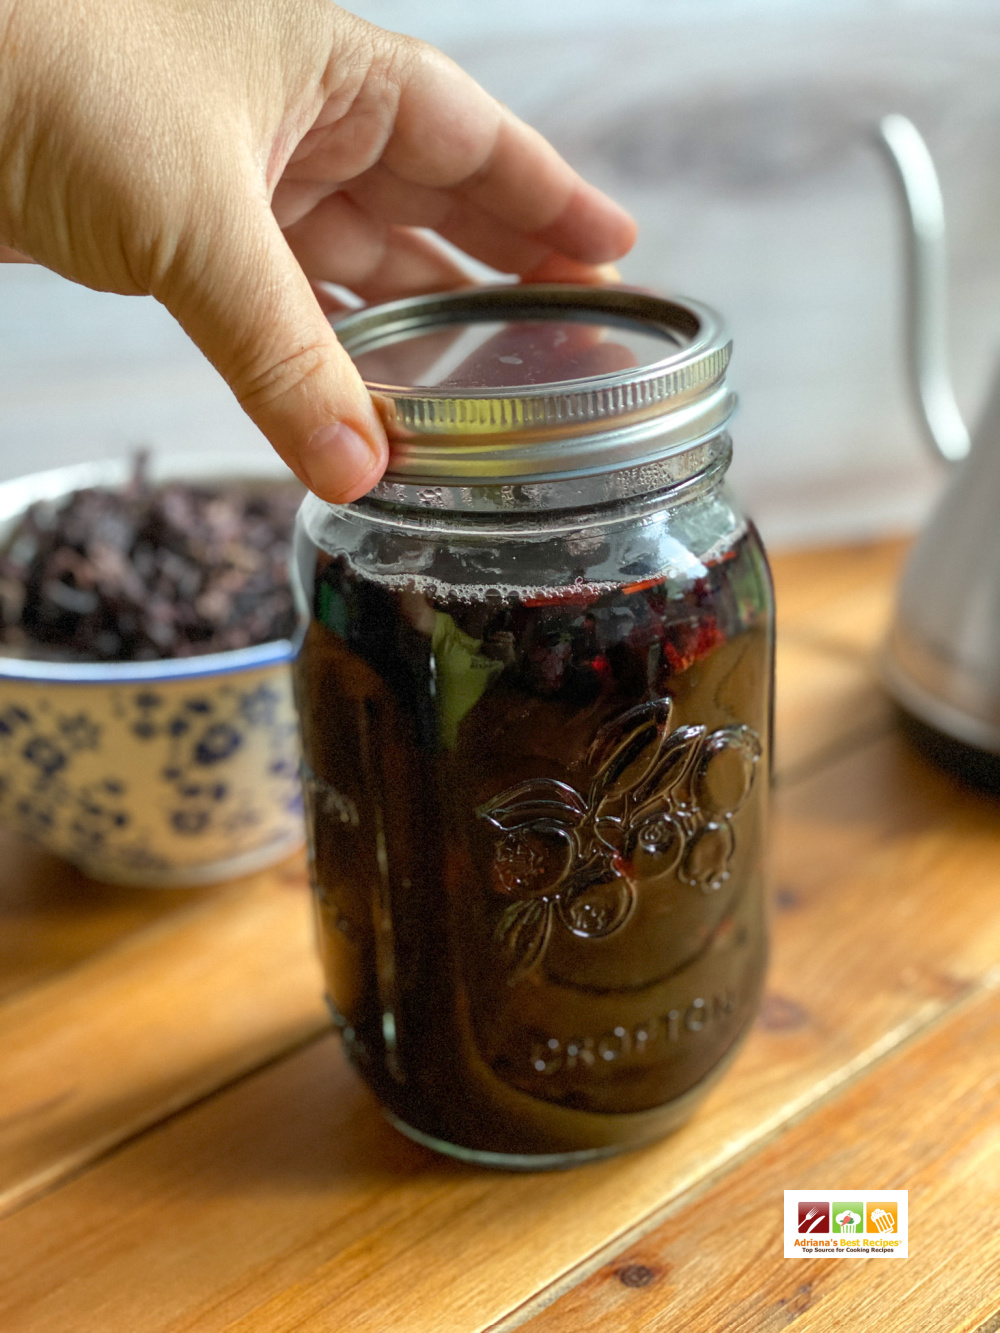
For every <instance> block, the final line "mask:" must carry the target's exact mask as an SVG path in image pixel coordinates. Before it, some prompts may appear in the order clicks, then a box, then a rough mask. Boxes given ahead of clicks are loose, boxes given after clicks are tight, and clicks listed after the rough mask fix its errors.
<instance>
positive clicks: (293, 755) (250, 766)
mask: <svg viewBox="0 0 1000 1333" xmlns="http://www.w3.org/2000/svg"><path fill="white" fill-rule="evenodd" d="M128 470H129V468H128V464H127V463H126V462H124V461H121V462H117V461H114V462H107V463H100V464H93V465H86V466H84V467H74V468H61V469H59V470H58V471H55V472H45V473H37V474H35V475H34V476H31V477H24V478H19V479H18V480H17V481H12V482H7V483H4V484H2V485H0V539H2V536H3V530H4V528H9V527H10V526H11V524H12V523H13V522H14V521H15V520H16V518H17V516H18V515H19V514H20V513H21V512H22V511H23V510H24V508H25V507H26V506H27V505H28V504H31V503H33V502H34V501H35V500H39V499H58V497H59V496H61V495H65V494H67V493H68V492H69V491H72V490H75V489H78V488H80V487H83V486H91V485H117V484H120V483H121V482H122V481H124V480H125V478H126V476H127V474H128ZM153 476H154V479H157V480H169V479H176V478H181V477H182V478H183V479H184V480H187V481H208V480H223V479H224V480H228V481H232V480H234V479H239V480H241V481H254V480H258V479H259V480H261V481H266V480H272V479H279V478H284V479H287V477H288V473H287V472H285V471H284V470H283V469H282V468H281V465H280V464H278V462H277V460H275V462H274V464H271V463H270V461H269V460H267V459H264V460H262V461H261V462H259V463H257V462H256V460H255V461H254V464H253V465H248V464H247V462H246V460H243V459H234V458H232V457H228V458H227V457H226V456H224V455H223V456H210V457H204V456H202V457H199V458H178V459H167V460H161V461H159V463H157V464H154V468H153ZM293 655H294V646H293V644H292V643H291V642H289V641H287V640H281V641H278V642H274V643H267V644H262V645H260V646H258V647H255V648H244V649H239V650H236V651H232V652H225V653H213V654H209V655H206V656H204V657H191V658H183V659H170V660H165V661H161V662H121V663H85V664H80V665H77V664H75V663H74V664H69V663H54V662H40V661H33V660H28V659H24V658H18V657H0V822H3V823H5V824H7V825H8V826H11V827H13V828H15V829H17V830H19V831H20V832H22V833H25V834H27V835H29V836H30V837H32V838H34V839H35V840H36V841H39V842H41V843H43V844H44V845H45V846H46V847H47V848H49V849H50V850H51V851H53V852H56V853H57V854H58V855H60V856H63V857H65V858H66V859H67V860H69V861H72V862H74V863H75V864H76V865H78V866H79V867H80V868H81V869H82V870H83V871H84V872H85V873H86V874H88V875H90V876H92V877H93V878H95V879H101V880H110V881H114V882H122V883H129V884H137V885H147V886H150V887H161V886H162V887H175V886H183V885H192V886H193V885H197V884H206V883H211V882H213V881H216V880H221V879H228V878H231V877H234V876H236V875H241V874H248V873H250V872H251V871H253V870H257V869H260V868H262V867H263V866H266V865H268V864H270V863H271V862H273V861H277V860H279V859H280V858H282V857H284V856H286V855H288V854H289V853H290V852H292V851H294V850H295V849H296V848H297V847H298V846H300V845H301V843H302V842H303V839H304V828H303V820H302V798H301V791H300V786H299V751H298V728H297V722H296V713H295V704H294V700H293V697H292V685H291V672H290V662H291V659H292V657H293Z"/></svg>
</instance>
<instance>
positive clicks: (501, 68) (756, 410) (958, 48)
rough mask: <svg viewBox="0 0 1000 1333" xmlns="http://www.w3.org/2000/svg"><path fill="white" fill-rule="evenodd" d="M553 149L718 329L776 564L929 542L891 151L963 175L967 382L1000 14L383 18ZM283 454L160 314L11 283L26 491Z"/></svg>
mask: <svg viewBox="0 0 1000 1333" xmlns="http://www.w3.org/2000/svg"><path fill="white" fill-rule="evenodd" d="M352 7H353V8H354V9H355V10H356V12H358V13H360V14H362V15H363V16H364V17H366V18H369V19H371V20H372V21H374V22H378V23H381V24H382V25H383V26H386V27H395V28H398V29H401V30H405V31H408V32H411V33H414V34H415V35H417V36H420V37H424V38H426V39H427V40H429V41H432V42H434V43H435V44H436V45H439V46H441V47H442V48H443V49H444V50H446V51H447V52H448V53H449V54H450V55H452V56H454V57H455V58H456V59H457V60H459V61H460V63H462V64H463V65H465V66H466V67H467V68H468V69H469V70H470V71H471V72H472V73H473V74H475V75H476V77H478V78H479V79H480V80H481V81H482V82H483V83H484V84H485V85H486V86H487V87H488V88H489V89H490V90H491V91H492V92H494V93H495V94H496V95H497V96H499V97H500V98H502V99H503V100H504V101H505V102H507V103H508V104H509V105H511V106H512V107H513V108H514V109H515V110H516V111H517V112H518V113H519V114H521V115H523V116H524V117H525V118H527V119H529V120H531V121H532V122H533V123H534V124H536V125H538V126H539V128H541V129H542V130H543V131H544V132H545V133H546V134H548V135H549V136H550V137H551V138H552V139H553V140H554V141H555V143H556V144H557V146H558V147H559V148H560V149H561V150H562V151H563V152H564V153H565V154H566V155H567V156H568V157H569V158H570V160H571V161H573V162H574V164H575V165H577V166H578V167H580V168H581V169H582V170H583V171H584V172H586V173H587V174H588V175H589V176H591V177H592V178H593V179H595V180H596V181H598V182H599V183H600V184H601V185H602V186H604V187H605V188H606V189H608V190H609V191H611V192H612V193H614V194H615V195H617V196H618V197H619V198H621V199H622V200H623V202H625V203H626V205H627V206H629V207H630V208H631V209H633V210H634V212H635V213H636V215H637V217H638V218H639V221H640V224H641V235H640V240H639V243H638V245H637V247H636V249H635V252H634V254H633V255H632V256H630V257H629V258H628V259H627V260H626V261H625V263H624V265H623V272H624V276H625V277H626V279H627V280H629V281H633V282H637V283H642V284H646V285H651V286H655V287H658V288H661V289H664V290H668V291H676V292H681V293H684V292H686V293H689V294H690V295H693V296H697V297H700V298H702V299H704V300H708V301H710V302H712V303H713V304H715V305H717V306H718V307H719V308H720V309H721V310H722V311H723V312H724V313H725V314H726V316H727V317H728V319H729V321H730V323H731V325H732V328H733V331H734V335H735V339H736V355H735V359H734V364H733V376H734V379H735V381H736V385H737V387H738V389H739V391H740V393H741V398H742V410H741V414H740V417H739V418H738V419H737V423H736V445H737V456H736V462H735V463H734V467H733V479H734V484H735V485H736V488H737V490H738V491H739V492H740V494H741V495H742V496H743V498H744V500H745V502H746V503H747V504H748V506H749V507H750V508H751V510H752V511H753V512H754V513H755V515H756V516H757V517H758V520H759V521H760V522H761V525H762V527H763V529H764V532H765V535H766V536H767V537H768V538H769V539H770V540H771V541H772V542H773V543H785V544H787V543H789V542H802V541H810V540H834V539H837V538H841V537H848V536H854V535H867V534H869V533H874V532H879V531H887V530H896V529H899V528H902V527H907V526H910V525H912V524H914V523H916V522H917V521H919V518H920V517H921V515H922V514H923V512H924V511H925V509H926V507H927V505H928V504H929V503H930V500H931V498H932V496H933V494H934V493H935V491H936V489H937V488H938V487H939V485H940V480H941V474H940V471H939V469H937V468H936V467H935V466H934V465H932V464H931V463H930V462H929V460H928V459H927V458H926V456H925V452H924V449H923V446H922V445H921V443H920V440H919V437H918V434H917V431H916V428H915V424H914V422H913V419H912V417H911V415H910V412H909V408H908V405H907V403H906V400H905V398H904V393H903V379H902V373H901V366H900V338H899V309H898V307H899V299H900V279H901V274H900V253H899V241H898V223H897V218H896V215H895V210H894V207H893V202H894V201H893V196H892V193H891V191H890V188H889V182H888V178H887V175H886V170H885V168H884V166H883V164H882V163H881V161H880V159H879V158H878V156H877V155H876V153H875V152H874V151H873V149H872V148H871V146H870V142H869V137H870V127H871V125H872V124H873V122H874V121H875V120H876V119H877V118H878V116H879V115H881V114H883V113H884V112H886V111H889V110H901V111H904V112H906V113H907V114H909V115H911V116H912V117H913V118H914V119H915V120H916V121H917V123H918V124H919V125H920V127H921V128H922V129H923V131H924V133H925V134H926V136H927V139H928V141H929V143H930V145H931V148H932V150H933V152H934V154H935V157H936V159H937V162H938V166H939V170H940V173H941V177H942V183H943V188H944V192H945V199H946V205H947V207H948V212H949V223H950V226H951V254H952V276H953V284H952V330H953V353H954V355H953V364H954V372H955V380H956V384H957V389H958V397H959V401H960V403H961V404H962V406H963V408H964V409H965V411H966V413H967V415H969V416H974V415H975V409H976V407H977V406H978V402H979V399H980V397H981V394H982V392H983V390H984V389H985V384H986V380H987V378H988V374H989V370H990V368H991V367H992V364H993V361H994V358H995V356H996V355H997V354H998V353H1000V226H998V225H997V224H998V219H1000V79H998V78H997V71H998V69H1000V65H998V58H1000V4H997V2H996V0H982V2H981V3H971V2H969V0H924V3H916V0H906V2H905V3H904V2H902V0H900V2H898V3H887V2H885V0H882V2H878V0H867V2H862V0H854V2H853V3H852V2H851V0H797V3H781V2H780V0H697V2H696V3H695V2H693V0H692V2H690V3H689V2H687V0H546V3H544V4H540V3H538V2H537V0H504V2H503V3H500V2H499V0H433V3H427V0H420V2H418V0H359V3H357V4H355V5H354V6H352ZM136 443H151V444H153V445H155V446H157V447H159V448H163V449H165V450H170V451H178V450H188V449H190V450H195V451H197V450H200V449H203V448H207V447H215V448H219V447H222V448H230V447H237V448H246V449H254V450H263V449H266V447H267V446H266V445H265V444H264V443H263V441H262V440H261V439H260V437H258V436H257V435H256V433H255V431H254V429H253V428H252V427H251V426H250V425H249V424H248V423H246V422H245V421H244V419H243V418H242V415H241V414H240V412H239V410H238V409H237V408H236V406H235V404H234V403H233V402H232V401H231V399H230V397H229V395H228V391H227V390H226V388H225V386H223V385H222V384H221V383H219V382H218V381H217V380H216V378H215V376H214V374H213V372H212V371H211V370H210V368H209V367H208V366H207V365H206V364H205V363H204V362H203V361H202V360H201V358H200V356H199V354H198V353H197V352H196V351H195V349H194V348H193V347H192V346H191V344H190V343H189V342H188V341H187V339H186V338H185V336H184V335H183V334H182V333H181V332H180V331H179V330H178V329H177V328H176V327H175V326H174V325H173V323H172V322H171V320H170V319H169V317H168V316H166V315H165V313H164V312H163V311H162V310H160V309H159V308H158V307H157V306H155V304H154V303H152V302H151V301H149V300H146V299H135V298H125V297H113V296H104V295H99V294H95V293H92V292H88V291H85V290H83V289H80V288H75V287H73V286H72V285H70V284H69V283H66V282H64V281H63V280H61V279H59V278H56V277H54V276H52V275H50V274H47V273H43V272H40V271H38V270H32V269H29V268H26V267H23V266H16V267H15V266H9V267H6V268H2V269H0V477H3V476H14V475H17V474H18V473H21V472H24V471H29V470H33V469H35V468H38V467H44V466H55V465H57V464H59V463H62V462H69V461H77V460H81V459H86V458H91V457H98V456H105V455H110V454H119V453H122V452H124V451H127V450H128V449H129V448H130V447H132V446H133V445H134V444H136Z"/></svg>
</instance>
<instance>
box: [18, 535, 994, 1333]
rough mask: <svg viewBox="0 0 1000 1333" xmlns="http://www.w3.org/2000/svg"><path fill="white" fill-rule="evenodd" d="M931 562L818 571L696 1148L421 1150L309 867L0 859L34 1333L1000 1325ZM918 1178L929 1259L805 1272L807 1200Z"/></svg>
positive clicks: (890, 560)
mask: <svg viewBox="0 0 1000 1333" xmlns="http://www.w3.org/2000/svg"><path fill="white" fill-rule="evenodd" d="M901 557H902V548H901V547H900V546H899V545H898V544H885V545H880V546H874V547H867V548H854V549H850V550H841V551H836V552H832V551H826V552H817V553H806V554H799V555H794V556H786V557H782V558H780V559H778V560H777V561H775V565H776V576H777V583H778V596H779V616H780V622H779V623H780V629H779V665H778V740H777V754H778V786H777V801H776V805H777V811H776V819H775V824H774V836H773V850H772V873H771V885H772V899H773V912H772V926H773V939H774V952H773V962H772V965H771V971H770V978H769V986H768V996H767V999H766V1001H765V1004H764V1006H763V1011H762V1013H761V1016H760V1020H759V1022H758V1024H757V1026H756V1029H755V1031H754V1033H753V1036H752V1038H751V1040H750V1041H749V1042H748V1043H747V1045H746V1046H745V1047H744V1049H743V1051H742V1053H741V1054H740V1056H739V1058H738V1060H737V1062H736V1063H735V1065H734V1066H733V1067H732V1069H731V1070H730V1072H729V1073H728V1074H727V1075H726V1077H725V1078H724V1079H723V1080H722V1081H721V1083H720V1084H719V1085H718V1087H717V1089H716V1090H715V1091H714V1092H713V1094H712V1095H711V1097H710V1098H709V1100H708V1101H707V1102H706V1104H705V1105H704V1107H703V1109H702V1110H701V1111H700V1112H699V1113H698V1114H697V1116H696V1117H695V1119H694V1120H693V1121H692V1123H691V1124H690V1125H688V1126H687V1127H686V1128H685V1129H683V1130H682V1131H680V1132H679V1133H677V1134H676V1135H674V1136H673V1137H672V1138H670V1139H668V1140H666V1141H664V1142H662V1143H660V1144H658V1145H656V1146H654V1147H652V1148H649V1149H646V1150H643V1151H641V1152H638V1153H634V1154H632V1155H630V1156H626V1157H622V1158H619V1159H617V1160H612V1161H607V1162H604V1163H601V1164H597V1165H593V1166H589V1167H585V1168H579V1169H577V1170H575V1171H572V1172H564V1173H552V1174H548V1175H545V1176H515V1175H501V1174H494V1173H490V1172H487V1171H481V1170H475V1169H471V1168H468V1167H465V1166H462V1165H459V1164H457V1163H453V1162H449V1161H445V1160H442V1159H440V1158H437V1157H435V1156H433V1155H432V1154H430V1153H429V1152H426V1151H424V1150H423V1149H421V1148H419V1147H417V1146H416V1145H414V1144H412V1143H410V1142H409V1141H407V1140H405V1139H403V1138H401V1137H400V1136H399V1135H397V1134H396V1133H395V1132H394V1131H393V1130H392V1129H391V1128H389V1126H388V1125H387V1124H386V1123H385V1122H384V1121H383V1120H382V1119H381V1117H380V1116H379V1114H378V1113H377V1111H376V1109H375V1106H374V1103H373V1101H372V1099H371V1097H370V1096H369V1095H368V1093H367V1091H366V1090H365V1088H364V1087H363V1086H362V1085H361V1083H360V1082H359V1080H358V1079H357V1078H356V1077H355V1075H354V1074H353V1072H352V1071H351V1070H350V1069H349V1068H348V1066H347V1065H346V1063H345V1061H344V1058H343V1055H342V1053H341V1050H340V1047H339V1045H338V1042H337V1040H336V1039H335V1038H334V1036H333V1035H332V1034H331V1032H330V1029H329V1025H328V1022H327V1019H326V1017H325V1015H324V1011H323V1006H322V1004H321V1001H320V978H319V972H318V968H317V965H316V962H315V959H314V957H313V951H312V941H311V925H310V917H309V907H308V896H307V888H306V880H305V871H304V868H303V865H302V863H301V862H300V861H298V860H295V861H292V862H290V863H287V864H285V865H283V866H281V867H279V868H278V869H277V870H276V871H272V872H269V873H267V874H262V875H258V876H256V877H253V878H251V879H248V880H244V881H241V882H240V883H237V884H231V885H227V886H225V887H222V888H216V889H214V890H205V891H199V892H196V893H190V892H189V893H143V892H139V891H134V892H133V891H126V890H122V889H111V888H104V887H101V886H98V885H94V884H91V883H88V882H87V881H85V880H84V879H82V878H81V877H80V876H78V875H77V874H75V873H74V872H72V871H70V870H68V869H67V868H66V867H65V866H63V865H61V864H59V863H57V862H55V861H54V860H52V859H50V858H47V857H45V856H44V855H42V854H40V853H38V852H35V851H33V850H31V849H30V848H28V847H26V846H24V845H23V844H20V843H16V842H15V841H13V840H12V839H8V840H5V841H4V842H3V844H2V847H0V944H2V949H3V963H2V968H0V1204H2V1208H3V1210H4V1213H5V1216H4V1218H3V1220H2V1221H0V1329H2V1330H3V1333H24V1331H25V1330H32V1333H41V1331H42V1330H44V1333H90V1331H91V1330H93V1333H118V1331H119V1330H121V1333H167V1330H169V1331H170V1333H181V1330H184V1331H185V1333H187V1331H188V1330H222V1329H225V1330H230V1331H231V1333H237V1331H238V1333H249V1330H253V1331H254V1333H258V1331H259V1333H271V1331H272V1330H274V1331H277V1330H281V1333H285V1331H286V1330H289V1331H290V1330H295V1331H296V1333H320V1331H322V1333H327V1331H330V1330H335V1331H336V1333H341V1331H342V1330H343V1331H346V1330H354V1329H364V1330H377V1331H378V1333H390V1331H394V1330H397V1329H398V1330H406V1331H407V1333H424V1331H426V1333H447V1331H449V1330H455V1331H456V1333H470V1331H471V1330H477V1329H508V1328H514V1327H523V1328H528V1329H530V1330H532V1333H557V1331H558V1333H563V1331H565V1333H570V1331H571V1330H572V1333H579V1331H580V1330H588V1329H594V1330H596V1329H601V1330H633V1329H634V1330H664V1331H665V1330H668V1329H669V1330H685V1333H699V1331H700V1330H705V1331H706V1333H709V1331H711V1333H720V1330H747V1331H748V1333H749V1331H750V1330H753V1331H754V1333H757V1331H758V1330H765V1331H767V1330H776V1329H782V1328H785V1327H787V1326H788V1325H794V1326H795V1328H796V1329H800V1330H803V1331H805V1330H833V1329H845V1330H847V1329H858V1330H864V1333H873V1331H874V1330H883V1329H885V1330H893V1331H894V1333H895V1331H896V1330H906V1331H907V1333H913V1331H915V1330H934V1331H935V1333H937V1331H939V1330H940V1331H941V1333H944V1330H949V1331H952V1333H957V1331H958V1330H964V1331H967V1333H974V1331H975V1333H992V1331H995V1330H997V1329H1000V802H998V801H997V800H995V799H991V798H989V797H986V796H982V795H978V794H976V793H973V792H971V791H967V790H963V789H962V788H960V787H959V786H958V785H956V784H955V783H954V782H953V781H952V780H950V779H949V778H947V777H945V776H944V775H942V774H941V773H939V772H937V771H936V770H934V769H933V768H931V767H930V766H929V765H928V764H927V763H926V762H925V761H924V760H923V759H922V758H921V757H919V756H918V755H917V754H916V753H914V752H913V751H912V750H911V749H910V748H909V747H908V745H907V743H906V742H905V741H904V740H903V739H902V738H901V737H900V736H899V735H898V734H897V731H896V729H895V725H894V722H893V718H892V715H891V712H890V710H889V708H888V706H887V704H886V702H885V700H884V699H883V697H882V696H881V694H880V692H879V690H878V687H877V685H876V683H875V679H874V673H873V667H872V659H873V652H874V648H875V646H876V645H877V643H878V641H879V639H880V637H881V635H882V633H883V630H884V626H885V620H886V616H887V613H888V608H889V604H890V599H891V590H892V586H893V583H894V580H895V578H896V576H897V572H898V567H899V562H900V559H901ZM830 1186H844V1187H848V1188H853V1189H876V1188H884V1189H908V1190H909V1192H910V1193H909V1198H910V1219H911V1220H910V1233H911V1234H910V1258H909V1259H907V1260H900V1261H893V1262H881V1261H877V1260H872V1259H861V1260H855V1261H844V1262H831V1261H829V1260H822V1259H816V1260H802V1261H795V1262H791V1261H786V1260H784V1259H783V1258H782V1257H781V1254H782V1246H781V1211H782V1190H783V1189H786V1188H788V1189H792V1188H820V1187H823V1188H825V1187H830Z"/></svg>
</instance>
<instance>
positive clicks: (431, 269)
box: [285, 194, 470, 302]
mask: <svg viewBox="0 0 1000 1333" xmlns="http://www.w3.org/2000/svg"><path fill="white" fill-rule="evenodd" d="M285 238H286V240H287V241H288V244H289V245H290V246H291V249H292V252H293V254H294V255H295V257H296V258H297V259H298V261H299V263H300V264H301V265H302V267H303V269H304V270H305V271H306V273H308V275H309V276H310V278H313V279H318V280H320V281H324V282H335V283H339V284H340V285H341V286H344V287H348V288H350V290H351V291H353V292H356V293H357V294H358V296H360V297H362V298H363V299H364V300H365V301H373V302H374V301H385V300H389V299H391V298H394V297H400V296H409V295H411V294H416V293H418V292H433V291H448V290H450V289H453V288H455V287H464V286H467V285H468V283H469V281H470V280H469V277H468V275H467V273H466V272H465V270H464V269H463V268H461V266H460V265H459V264H457V263H456V262H455V261H454V259H452V258H451V257H450V256H449V255H447V254H445V252H444V250H443V248H442V247H441V246H439V245H435V244H434V242H433V241H432V240H431V239H430V238H429V237H427V236H424V235H421V234H420V233H419V232H415V231H413V230H411V229H410V228H408V227H397V226H394V225H392V224H390V223H385V222H382V221H380V220H378V219H377V218H373V217H372V216H371V214H369V213H367V212H365V211H364V210H363V209H361V208H359V207H358V205H357V204H355V203H354V202H353V200H351V199H349V198H348V197H347V195H345V194H333V195H330V196H329V197H327V198H326V199H324V200H323V201H322V202H321V203H319V204H318V205H317V206H316V207H315V208H313V210H312V211H311V212H310V213H308V214H307V215H306V216H305V217H304V218H302V219H301V221H299V222H297V223H295V224H294V225H293V226H291V227H287V228H286V229H285Z"/></svg>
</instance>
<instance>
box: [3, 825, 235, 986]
mask: <svg viewBox="0 0 1000 1333" xmlns="http://www.w3.org/2000/svg"><path fill="white" fill-rule="evenodd" d="M217 892H218V886H216V887H215V888H211V889H157V890H155V891H153V892H151V891H149V890H147V889H130V888H126V887H123V886H121V885H112V884H98V883H96V882H95V881H94V880H90V879H87V878H86V877H85V876H83V875H82V874H81V873H80V872H79V871H78V870H76V869H74V867H73V866H71V865H68V864H67V863H66V862H65V861H61V860H59V859H58V858H57V857H55V856H52V855H50V854H49V853H48V852H45V851H43V850H42V848H40V847H38V846H36V845H35V844H33V843H30V842H28V841H27V840H26V839H24V838H21V837H18V835H17V834H16V833H12V832H11V831H10V830H8V829H3V830H0V1000H3V999H5V998H7V997H8V996H10V995H13V994H14V993H15V991H18V990H20V989H22V988H24V987H26V986H31V985H34V984H37V983H38V982H40V981H44V980H45V979H47V978H49V977H52V976H55V975H56V974H57V973H59V972H63V971H65V970H66V969H67V968H70V967H75V966H76V964H77V963H80V962H82V961H84V960H85V959H87V958H89V957H91V956H92V955H93V954H95V953H97V952H98V951H99V950H101V949H103V948H106V947H108V946H109V945H111V944H114V943H115V942H116V941H118V940H121V939H124V938H126V937H127V936H128V935H130V934H131V933H132V932H133V931H136V930H140V929H141V928H142V927H143V926H145V925H149V924H151V923H152V922H154V921H158V920H160V919H162V918H163V917H167V916H170V915H172V914H173V913H174V912H179V911H185V910H186V909H187V908H189V907H191V906H192V905H194V904H197V903H199V902H205V901H208V900H210V899H211V898H212V897H214V896H215V895H216V894H217Z"/></svg>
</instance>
